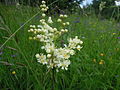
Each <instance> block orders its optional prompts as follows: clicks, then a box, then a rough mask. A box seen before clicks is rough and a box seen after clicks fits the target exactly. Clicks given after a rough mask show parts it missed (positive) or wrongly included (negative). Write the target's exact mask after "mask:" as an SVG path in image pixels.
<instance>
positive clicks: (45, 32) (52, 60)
mask: <svg viewBox="0 0 120 90" xmlns="http://www.w3.org/2000/svg"><path fill="white" fill-rule="evenodd" d="M40 8H41V11H42V14H41V16H42V19H41V20H40V25H37V26H36V25H30V30H28V32H31V33H33V36H32V37H29V39H30V40H31V39H32V40H38V41H40V42H42V43H43V46H42V47H41V49H43V50H45V52H46V53H40V54H39V53H37V54H36V55H35V56H36V58H37V61H38V62H39V63H41V64H43V65H47V67H48V68H52V69H53V68H56V70H59V69H65V70H68V66H69V65H70V63H71V62H70V60H69V58H70V56H71V55H74V54H75V49H77V50H79V51H80V49H81V48H82V46H81V44H82V43H83V42H82V41H81V40H80V39H79V38H78V36H75V38H73V39H72V38H70V39H69V40H68V45H66V44H64V47H60V48H58V47H57V46H55V43H54V42H55V40H57V38H58V37H59V36H61V35H62V34H63V33H66V32H68V29H66V28H65V27H66V26H68V25H69V24H70V23H69V22H64V19H65V18H67V17H68V16H67V15H62V14H61V15H60V16H59V18H58V19H57V21H56V22H57V23H59V24H61V28H58V29H57V28H54V27H53V24H54V22H53V20H52V17H48V18H47V17H46V14H45V12H46V11H47V10H48V9H49V8H48V7H47V6H46V2H45V1H42V5H40ZM46 18H47V19H46ZM56 22H55V23H56Z"/></svg>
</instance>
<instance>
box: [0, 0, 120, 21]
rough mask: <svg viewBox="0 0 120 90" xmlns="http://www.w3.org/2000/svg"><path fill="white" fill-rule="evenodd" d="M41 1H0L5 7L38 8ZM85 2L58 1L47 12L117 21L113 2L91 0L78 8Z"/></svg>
mask: <svg viewBox="0 0 120 90" xmlns="http://www.w3.org/2000/svg"><path fill="white" fill-rule="evenodd" d="M41 1H42V0H0V2H1V3H2V4H5V5H25V6H32V7H39V6H40V4H41ZM45 1H46V2H47V4H48V5H49V4H51V3H53V2H55V0H45ZM83 1H85V0H58V1H56V2H55V4H52V5H51V7H50V9H49V12H50V13H51V14H54V13H64V12H68V13H74V12H76V11H78V12H79V13H81V14H86V15H89V14H92V15H93V13H94V14H95V15H96V16H99V17H100V18H105V19H106V18H107V19H111V18H112V19H115V20H119V16H120V13H119V6H115V0H93V2H92V4H90V5H87V6H84V8H81V7H80V4H82V2H83Z"/></svg>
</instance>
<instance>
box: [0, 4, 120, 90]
mask: <svg viewBox="0 0 120 90" xmlns="http://www.w3.org/2000/svg"><path fill="white" fill-rule="evenodd" d="M38 12H39V9H38V8H32V7H28V6H20V7H15V6H4V5H0V16H1V17H0V45H3V43H4V42H5V41H6V40H7V39H8V38H9V37H10V36H11V34H13V33H14V32H15V31H16V30H17V29H18V28H19V27H21V26H22V25H23V24H24V23H25V22H26V21H27V20H29V19H30V18H31V17H32V16H33V15H35V14H36V13H38ZM52 17H53V18H54V19H56V18H57V17H58V16H57V15H56V16H53V15H52ZM40 18H41V16H40V14H38V15H37V16H36V17H34V18H33V19H32V20H31V21H30V22H28V23H27V24H26V25H25V26H23V27H22V28H21V29H20V30H19V31H18V32H17V33H16V34H15V35H14V36H13V37H12V38H11V39H10V40H9V41H8V42H7V43H6V44H5V45H4V47H2V48H1V49H0V53H1V54H0V62H1V63H0V90H51V86H52V78H51V72H49V70H48V69H47V68H46V66H43V65H41V64H40V63H38V62H37V60H36V58H35V54H36V53H38V52H39V53H40V52H41V50H40V45H41V44H40V43H39V42H37V41H32V40H29V39H28V37H29V36H30V34H29V33H28V29H29V25H31V24H35V25H37V24H39V20H40ZM68 21H69V22H70V24H71V25H70V26H69V27H68V28H69V32H68V33H66V34H64V35H63V36H62V37H61V38H60V39H59V40H58V43H57V44H59V45H60V44H61V42H62V43H67V42H66V41H67V38H70V37H74V36H76V35H77V36H79V38H80V39H81V40H82V41H83V42H84V43H83V48H82V49H81V51H80V52H78V51H76V54H75V55H74V56H72V57H71V65H70V66H69V69H68V71H65V70H64V71H63V70H61V71H60V72H57V73H56V74H55V80H56V83H55V90H120V39H118V37H120V24H119V23H118V22H115V21H114V20H106V19H103V20H100V19H98V18H96V17H95V16H94V15H91V16H80V15H79V14H72V15H69V17H68ZM56 27H59V25H58V24H56ZM101 53H103V54H104V55H103V56H101V55H100V54H101ZM94 60H96V61H94ZM101 60H104V64H99V62H100V61H101ZM3 62H4V63H3ZM9 64H12V65H9ZM13 71H15V72H16V73H15V74H12V72H13Z"/></svg>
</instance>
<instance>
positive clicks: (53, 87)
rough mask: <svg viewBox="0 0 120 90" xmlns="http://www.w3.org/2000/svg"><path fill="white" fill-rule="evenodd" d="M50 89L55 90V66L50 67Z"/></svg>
mask: <svg viewBox="0 0 120 90" xmlns="http://www.w3.org/2000/svg"><path fill="white" fill-rule="evenodd" d="M52 90H55V68H53V69H52Z"/></svg>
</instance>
